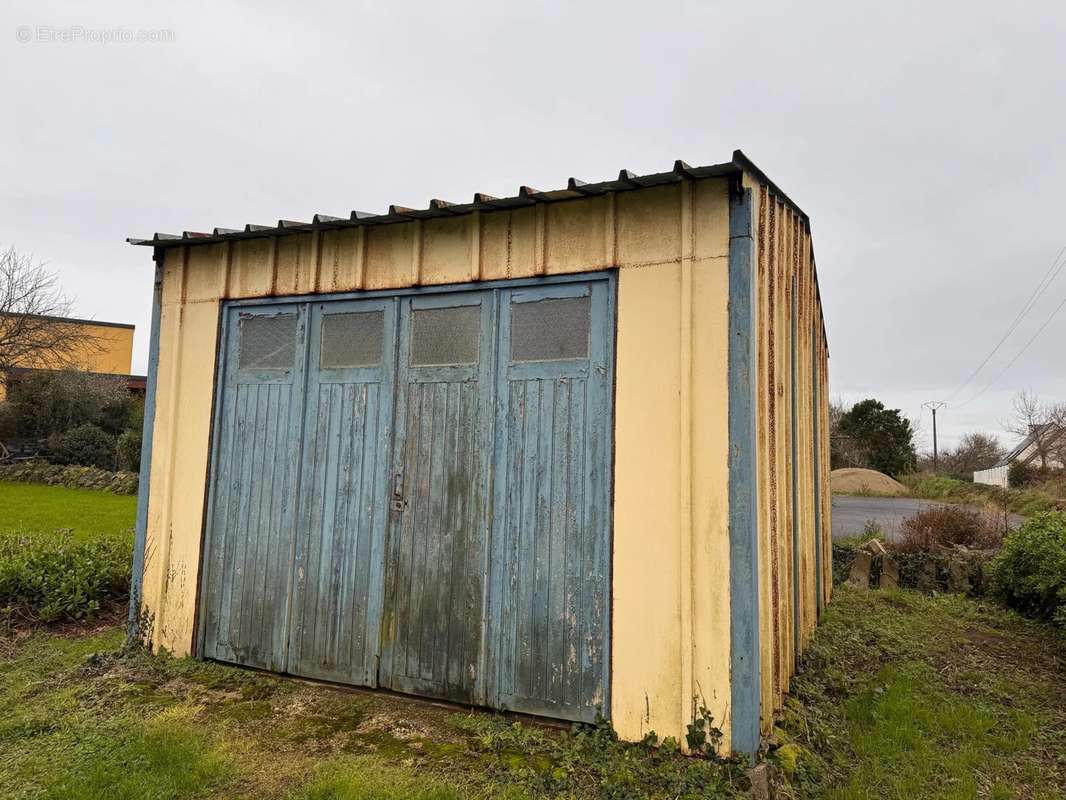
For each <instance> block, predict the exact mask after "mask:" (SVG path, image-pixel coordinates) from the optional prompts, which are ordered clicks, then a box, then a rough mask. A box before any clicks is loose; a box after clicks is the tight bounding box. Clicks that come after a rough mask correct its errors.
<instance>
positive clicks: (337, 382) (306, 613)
mask: <svg viewBox="0 0 1066 800" xmlns="http://www.w3.org/2000/svg"><path fill="white" fill-rule="evenodd" d="M394 341H395V301H393V300H389V301H369V302H353V303H335V304H318V305H317V306H314V307H313V315H312V319H311V347H310V356H309V362H310V365H311V366H310V369H309V371H308V388H307V405H306V409H305V411H304V420H305V421H304V430H305V433H304V442H303V462H302V468H301V491H300V518H299V526H298V530H299V533H298V536H297V546H296V551H295V565H294V575H295V587H294V592H293V615H292V620H293V622H292V629H291V633H290V655H289V667H288V668H289V671H290V672H294V673H296V674H300V675H306V676H309V677H318V678H326V679H330V680H338V681H345V682H349V683H357V684H364V685H374V684H375V683H376V669H375V667H376V656H377V631H378V623H377V620H378V618H379V614H380V605H381V601H380V593H381V568H380V561H381V557H382V554H381V548H380V541H381V539H382V537H383V535H384V525H385V520H386V513H387V511H386V502H387V495H386V485H387V475H388V473H387V470H388V455H387V454H388V446H389V436H390V428H391V415H392V391H393V390H392V386H393V374H394V367H393V353H394V350H395V347H394Z"/></svg>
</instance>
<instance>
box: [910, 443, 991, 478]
mask: <svg viewBox="0 0 1066 800" xmlns="http://www.w3.org/2000/svg"><path fill="white" fill-rule="evenodd" d="M1001 458H1003V448H1002V447H1001V446H1000V444H999V439H997V438H996V437H995V436H992V435H990V434H987V433H967V434H965V435H964V436H963V437H962V439H961V440H960V441H959V444H958V446H957V447H956V448H955V449H954V450H951V449H947V450H944V451H942V452H941V453H940V459H939V460H940V464H939V468H940V470H941V471H942V472H946V473H948V474H950V475H956V476H958V477H959V478H962V479H964V480H973V474H974V473H975V472H977V471H979V470H982V469H988V468H989V467H993V466H995V465H996V464H997V463H998V462H999V460H1000V459H1001ZM922 460H923V467H924V466H925V465H930V462H931V457H923V459H922Z"/></svg>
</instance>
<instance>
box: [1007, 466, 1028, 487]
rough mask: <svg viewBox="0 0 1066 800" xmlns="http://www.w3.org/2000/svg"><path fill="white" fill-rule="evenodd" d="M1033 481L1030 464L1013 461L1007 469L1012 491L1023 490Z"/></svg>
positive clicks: (1008, 481)
mask: <svg viewBox="0 0 1066 800" xmlns="http://www.w3.org/2000/svg"><path fill="white" fill-rule="evenodd" d="M1032 479H1033V470H1032V468H1031V467H1030V466H1029V465H1028V464H1024V463H1022V462H1021V461H1012V462H1011V463H1010V466H1009V467H1007V485H1008V486H1009V487H1010V488H1012V489H1021V488H1022V487H1023V486H1028V485H1029V482H1030V481H1031V480H1032Z"/></svg>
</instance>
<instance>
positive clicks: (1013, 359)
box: [955, 297, 1066, 408]
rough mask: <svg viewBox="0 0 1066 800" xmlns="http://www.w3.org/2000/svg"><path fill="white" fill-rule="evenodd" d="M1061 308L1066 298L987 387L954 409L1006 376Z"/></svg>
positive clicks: (1064, 305) (979, 394) (964, 403)
mask: <svg viewBox="0 0 1066 800" xmlns="http://www.w3.org/2000/svg"><path fill="white" fill-rule="evenodd" d="M1063 307H1066V297H1064V298H1062V302H1061V303H1059V304H1058V305H1057V306H1055V310H1054V311H1052V312H1051V315H1050V316H1049V317H1048V318H1047V319H1046V320H1044V324H1043V325H1041V326H1040V327H1039V328H1037V331H1036V333H1034V334H1033V336H1032V338H1031V339H1030V340H1029V341H1028V342H1026V343H1025V345H1024V346H1023V347H1022V349H1021V350H1019V351H1018V352H1017V353H1015V354H1014V358H1012V359H1011V360H1010V361H1009V362H1008V363H1007V366H1005V367H1004V368H1003V369H1002V370H1000V372H999V374H998V375H996V377H994V378H993V379H992V380H990V381H989V382H988V385H987V386H985V388H984V389H982V390H981V391H979V392H978V393H977V394H975V395H974V396H973V397H971V398H970V399H969V400H966V401H964V402H962V403H959V404H958V405H957V406H955V408H962V407H963V406H965V405H969V404H970V403H972V402H973V401H974V400H976V399H977V398H978V397H980V396H981V395H983V394H984V393H985V392H987V391H988V390H989V389H991V388H992V386H993V385H994V384H995V383H996V382H997V381H998V380H999V379H1000V378H1002V377H1003V376H1004V375H1006V374H1007V370H1009V369H1010V368H1011V367H1013V366H1014V362H1015V361H1017V360H1018V359H1019V358H1021V356H1022V353H1024V352H1025V351H1026V350H1028V349H1029V345H1031V344H1032V343H1033V342H1035V341H1036V340H1037V337H1038V336H1040V334H1042V333H1043V332H1044V330H1045V329H1046V328H1047V326H1048V325H1050V324H1051V321H1052V320H1053V319H1055V317H1056V316H1057V315H1058V313H1059V312H1060V311H1062V309H1063Z"/></svg>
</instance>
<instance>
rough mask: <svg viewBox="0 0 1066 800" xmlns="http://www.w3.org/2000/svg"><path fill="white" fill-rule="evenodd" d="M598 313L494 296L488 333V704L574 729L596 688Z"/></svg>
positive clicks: (600, 421) (602, 487)
mask: <svg viewBox="0 0 1066 800" xmlns="http://www.w3.org/2000/svg"><path fill="white" fill-rule="evenodd" d="M607 301H608V298H607V293H606V287H605V286H599V285H597V284H592V285H576V286H566V287H553V288H548V289H536V290H533V289H531V290H522V291H521V292H518V291H516V292H514V293H513V294H512V293H508V292H504V293H503V297H502V298H501V309H502V312H501V315H500V325H499V331H500V345H499V352H500V353H501V354H503V355H502V356H501V359H502V361H501V365H500V368H499V370H498V374H499V378H498V387H497V397H498V400H497V407H498V412H497V413H498V418H497V433H496V439H497V441H496V459H497V462H496V463H497V465H498V466H497V471H496V481H495V499H494V509H495V511H494V519H495V522H496V524H495V529H494V539H493V542H494V545H493V546H494V557H493V562H494V570H495V572H496V577H494V579H493V586H494V587H496V588H495V590H494V597H493V604H492V620H493V635H492V642H493V645H492V649H491V653H490V655H491V665H492V669H491V673H492V674H493V676H494V678H495V681H496V685H495V693H496V701H495V702H496V703H497V704H499V705H501V706H502V707H505V708H509V709H513V710H517V711H524V712H528V713H536V714H545V715H550V716H556V717H562V718H567V719H575V720H585V721H591V720H592V719H594V718H595V715H596V712H597V706H602V705H603V704H604V701H605V693H606V680H607V675H606V672H607V665H606V663H605V658H604V653H605V647H604V642H605V639H606V636H607V635H608V632H607V629H606V597H607V596H609V595H608V592H609V586H608V582H607V569H606V559H607V541H608V536H609V528H608V525H607V519H606V517H605V509H606V507H607V503H608V497H607V483H606V479H605V476H606V473H607V471H608V470H609V464H610V462H609V460H608V459H607V458H606V456H607V447H606V445H607V443H608V440H607V438H606V434H607V429H606V428H605V427H604V421H605V420H606V419H607V418H608V416H609V407H608V405H609V402H608V401H609V398H608V394H607V386H608V382H609V373H610V370H609V351H608V342H609V339H610V337H609V336H608V332H607V320H608V316H609V315H608V313H607V312H608V308H607ZM516 323H517V324H516ZM516 337H524V338H525V339H526V341H521V342H519V341H516Z"/></svg>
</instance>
